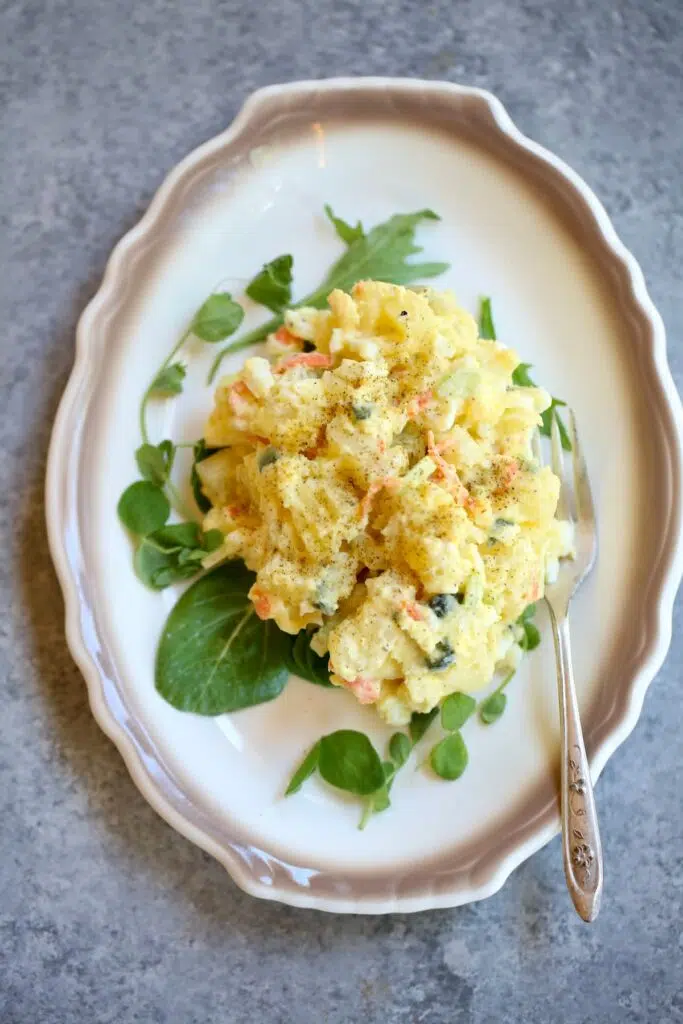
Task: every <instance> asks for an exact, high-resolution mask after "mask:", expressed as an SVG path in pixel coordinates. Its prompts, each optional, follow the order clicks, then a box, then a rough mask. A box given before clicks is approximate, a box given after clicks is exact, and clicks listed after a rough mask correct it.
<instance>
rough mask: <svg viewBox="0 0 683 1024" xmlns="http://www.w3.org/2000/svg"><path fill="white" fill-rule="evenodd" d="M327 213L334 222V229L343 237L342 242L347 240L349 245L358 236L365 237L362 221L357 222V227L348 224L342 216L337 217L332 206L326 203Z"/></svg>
mask: <svg viewBox="0 0 683 1024" xmlns="http://www.w3.org/2000/svg"><path fill="white" fill-rule="evenodd" d="M325 215H326V216H327V219H328V220H329V221H331V222H332V224H334V229H335V231H336V232H337V234H338V235H339V237H340V238H341V240H342V242H346V244H347V245H351V243H352V242H355V241H356V239H358V238H365V232H364V231H363V225H362V224H361V222H360V221H358V223H357V224H356V226H355V228H354V227H351V225H350V224H347V223H346V221H345V220H342V219H341V217H336V216H335V214H334V211H333V209H332V207H331V206H330V205H329V204H328V203H326V204H325Z"/></svg>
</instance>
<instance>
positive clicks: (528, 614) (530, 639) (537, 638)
mask: <svg viewBox="0 0 683 1024" xmlns="http://www.w3.org/2000/svg"><path fill="white" fill-rule="evenodd" d="M535 614H536V605H535V604H529V605H527V606H526V608H525V609H524V611H523V612H522V614H521V615H520V617H519V618H518V619H517V625H518V626H521V627H522V629H523V630H524V634H523V636H522V639H521V640H519V641H518V643H519V646H520V647H521V648H522V650H523V651H535V650H536V648H537V647H538V645H539V644H540V642H541V634H540V633H539V631H538V628H537V626H535V625H534V623H533V622H532V621H531V620H532V619H533V617H534V615H535Z"/></svg>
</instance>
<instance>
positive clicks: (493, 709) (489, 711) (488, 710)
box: [479, 690, 508, 725]
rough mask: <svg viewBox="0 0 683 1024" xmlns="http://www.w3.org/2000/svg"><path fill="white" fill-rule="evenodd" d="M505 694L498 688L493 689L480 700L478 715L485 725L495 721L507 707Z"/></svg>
mask: <svg viewBox="0 0 683 1024" xmlns="http://www.w3.org/2000/svg"><path fill="white" fill-rule="evenodd" d="M507 702H508V699H507V696H506V694H504V693H501V692H500V691H499V690H494V692H493V693H492V694H491V696H490V697H487V698H486V700H485V701H482V703H481V705H480V707H479V717H480V718H481V720H482V722H484V724H485V725H491V724H492V723H493V722H497V721H498V719H499V718H500V716H501V715H502V714H503V712H504V711H505V708H506V707H507Z"/></svg>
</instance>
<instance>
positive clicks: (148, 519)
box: [118, 480, 171, 536]
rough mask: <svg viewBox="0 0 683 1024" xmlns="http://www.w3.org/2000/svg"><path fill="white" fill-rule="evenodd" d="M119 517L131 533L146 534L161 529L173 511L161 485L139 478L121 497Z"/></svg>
mask: <svg viewBox="0 0 683 1024" xmlns="http://www.w3.org/2000/svg"><path fill="white" fill-rule="evenodd" d="M118 513H119V519H120V520H121V522H122V523H123V525H124V526H126V527H128V529H129V530H130V531H131V533H135V534H138V536H144V535H145V534H146V533H153V532H154V530H158V529H160V528H161V527H162V526H163V525H164V523H165V522H166V520H167V519H168V517H169V515H170V513H171V506H170V504H169V501H168V498H167V497H166V495H165V494H164V492H163V491H162V489H161V487H158V486H157V485H156V484H153V483H151V481H149V480H137V481H136V482H135V483H134V484H131V485H130V487H127V488H126V489H125V491H124V492H123V494H122V495H121V497H120V499H119V504H118Z"/></svg>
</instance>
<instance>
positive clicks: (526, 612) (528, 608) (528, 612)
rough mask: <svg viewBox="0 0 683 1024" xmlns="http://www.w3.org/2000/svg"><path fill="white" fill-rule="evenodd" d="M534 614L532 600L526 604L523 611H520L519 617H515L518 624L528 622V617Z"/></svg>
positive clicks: (534, 607) (534, 604) (534, 606)
mask: <svg viewBox="0 0 683 1024" xmlns="http://www.w3.org/2000/svg"><path fill="white" fill-rule="evenodd" d="M535 614H536V603H535V602H533V603H532V604H528V605H527V606H526V608H525V609H524V611H523V612H522V614H521V615H520V617H519V618H518V619H517V621H518V622H519V623H520V625H522V624H523V623H525V622H528V621H529V619H533V617H534V615H535Z"/></svg>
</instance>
